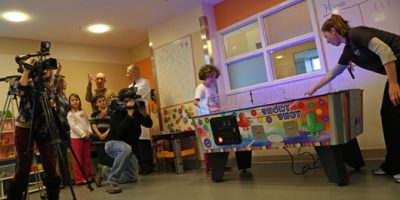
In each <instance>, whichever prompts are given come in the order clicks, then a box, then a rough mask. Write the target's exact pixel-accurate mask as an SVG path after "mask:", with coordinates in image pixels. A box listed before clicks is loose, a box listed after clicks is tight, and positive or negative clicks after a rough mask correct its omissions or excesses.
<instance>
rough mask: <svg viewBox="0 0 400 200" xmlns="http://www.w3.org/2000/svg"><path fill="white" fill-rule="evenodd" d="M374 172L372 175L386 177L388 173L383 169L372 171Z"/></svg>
mask: <svg viewBox="0 0 400 200" xmlns="http://www.w3.org/2000/svg"><path fill="white" fill-rule="evenodd" d="M371 171H372V174H374V175H378V176H379V175H386V174H387V173H386V172H385V171H384V170H383V169H382V168H380V167H379V168H378V169H373V170H371Z"/></svg>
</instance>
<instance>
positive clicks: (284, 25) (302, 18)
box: [264, 1, 313, 44]
mask: <svg viewBox="0 0 400 200" xmlns="http://www.w3.org/2000/svg"><path fill="white" fill-rule="evenodd" d="M293 16H295V17H293ZM264 25H265V26H264V28H265V33H266V37H267V41H268V43H269V44H274V43H277V42H282V41H285V40H288V39H291V38H294V37H296V36H299V35H303V34H306V33H310V32H312V31H313V28H312V24H311V18H310V14H309V11H308V7H307V1H302V2H300V3H297V4H295V5H292V6H290V7H287V8H285V9H282V10H280V11H278V12H275V13H273V14H270V15H267V16H265V17H264Z"/></svg>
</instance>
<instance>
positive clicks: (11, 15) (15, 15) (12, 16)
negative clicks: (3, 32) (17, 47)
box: [2, 11, 29, 22]
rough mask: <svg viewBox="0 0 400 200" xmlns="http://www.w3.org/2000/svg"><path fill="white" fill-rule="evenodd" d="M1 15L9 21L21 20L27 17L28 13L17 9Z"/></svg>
mask: <svg viewBox="0 0 400 200" xmlns="http://www.w3.org/2000/svg"><path fill="white" fill-rule="evenodd" d="M2 17H3V18H4V19H6V20H8V21H11V22H23V21H26V20H28V19H29V15H27V14H25V13H23V12H19V11H9V12H5V13H3V15H2Z"/></svg>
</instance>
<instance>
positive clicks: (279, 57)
mask: <svg viewBox="0 0 400 200" xmlns="http://www.w3.org/2000/svg"><path fill="white" fill-rule="evenodd" d="M275 58H276V59H282V58H283V56H282V55H279V56H276V57H275Z"/></svg>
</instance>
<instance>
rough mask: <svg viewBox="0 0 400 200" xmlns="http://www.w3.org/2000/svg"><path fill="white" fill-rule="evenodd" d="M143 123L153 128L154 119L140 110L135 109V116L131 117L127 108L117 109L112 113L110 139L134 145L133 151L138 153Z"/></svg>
mask: <svg viewBox="0 0 400 200" xmlns="http://www.w3.org/2000/svg"><path fill="white" fill-rule="evenodd" d="M141 125H143V126H144V127H147V128H151V126H152V125H153V121H152V120H151V118H150V115H148V116H147V117H144V116H143V115H141V114H140V112H139V111H135V112H134V114H133V117H130V116H129V115H128V113H127V111H126V110H117V111H115V112H114V113H113V114H111V129H110V135H109V139H110V140H120V141H124V142H126V143H127V144H129V145H130V146H131V147H132V151H133V152H134V153H135V154H137V153H138V145H137V142H138V141H139V137H140V134H141V133H142V129H141Z"/></svg>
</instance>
